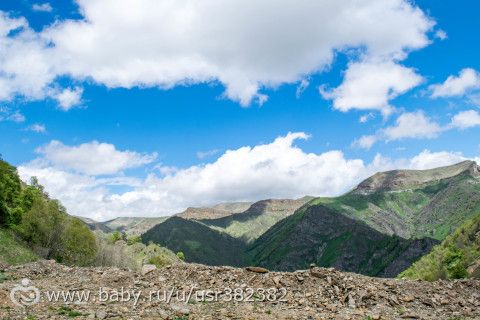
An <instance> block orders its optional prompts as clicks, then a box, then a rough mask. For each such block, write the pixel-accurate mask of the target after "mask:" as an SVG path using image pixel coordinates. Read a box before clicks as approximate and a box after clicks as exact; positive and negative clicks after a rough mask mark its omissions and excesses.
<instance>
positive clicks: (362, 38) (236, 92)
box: [0, 0, 434, 108]
mask: <svg viewBox="0 0 480 320" xmlns="http://www.w3.org/2000/svg"><path fill="white" fill-rule="evenodd" d="M77 4H78V6H79V12H80V13H81V14H82V16H83V19H81V20H62V21H57V22H56V23H54V24H53V25H51V26H50V27H48V28H45V29H44V30H43V31H42V32H40V33H36V32H34V31H33V30H32V29H30V28H29V27H28V24H27V22H26V20H25V19H23V18H20V19H9V18H8V17H7V16H6V15H5V14H4V13H2V14H1V15H0V25H1V26H2V27H0V28H3V31H4V32H1V33H0V37H1V38H0V41H1V42H2V43H5V45H2V47H1V49H0V74H2V77H0V99H2V100H5V99H7V100H8V99H12V98H13V97H15V96H17V95H20V96H24V97H27V98H29V99H42V98H44V97H45V96H46V89H47V88H48V87H52V86H53V84H54V82H55V78H56V77H57V76H63V75H67V76H69V77H72V78H74V79H75V80H77V81H82V80H87V79H92V80H93V81H95V82H96V83H99V84H103V85H105V86H107V87H109V88H117V87H122V88H131V87H160V88H164V89H168V88H171V87H174V86H177V85H190V84H196V83H204V82H212V81H218V82H220V83H222V84H223V85H224V86H225V96H226V97H228V98H230V99H233V100H236V101H239V102H240V103H241V104H242V105H248V104H250V103H252V101H257V102H259V103H262V102H264V101H265V100H266V99H267V97H266V95H265V94H264V93H261V90H262V89H263V88H276V87H278V86H279V85H282V84H285V83H290V84H293V83H297V82H298V81H300V80H301V79H305V78H306V77H307V76H308V75H310V74H314V73H317V72H321V71H322V70H324V69H325V68H326V67H328V66H329V65H330V64H331V63H332V60H333V58H334V53H335V52H338V51H344V50H349V49H352V48H360V49H362V50H363V52H364V56H365V57H366V58H367V57H368V58H372V59H373V58H379V59H386V60H391V59H396V60H398V59H403V58H405V57H406V55H407V53H408V52H409V51H411V50H415V49H420V48H422V47H425V46H426V45H428V43H429V40H428V38H427V33H428V32H429V31H430V30H431V28H432V26H433V24H434V23H433V21H432V20H431V19H430V18H428V17H427V16H426V15H425V14H424V13H423V12H422V11H421V10H420V9H419V8H418V7H415V6H414V5H413V4H412V3H411V2H410V1H407V0H366V1H356V0H339V1H310V0H296V1H293V0H277V1H272V0H262V1H241V0H232V1H228V2H224V1H223V2H222V1H218V0H205V1H194V0H180V1H176V0H161V1H158V0H103V1H96V0H77ZM18 25H21V27H22V29H21V31H20V32H17V33H16V34H15V35H13V36H9V35H8V34H9V31H10V30H13V29H14V28H18ZM3 75H5V76H3ZM391 86H392V91H394V92H401V91H403V90H402V88H398V87H397V86H396V85H391ZM384 87H385V86H382V88H384ZM374 94H377V92H374ZM395 94H396V93H394V95H395ZM376 99H377V100H378V99H381V98H378V97H377V98H376ZM344 108H345V107H344Z"/></svg>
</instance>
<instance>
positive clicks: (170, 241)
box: [142, 216, 246, 266]
mask: <svg viewBox="0 0 480 320" xmlns="http://www.w3.org/2000/svg"><path fill="white" fill-rule="evenodd" d="M142 241H143V243H149V242H150V241H152V242H154V243H157V244H159V245H161V246H164V247H167V248H168V249H170V250H172V251H174V252H178V251H181V252H183V253H184V254H185V257H186V261H188V262H197V263H203V264H207V265H232V266H243V265H245V264H246V260H245V256H244V254H243V252H244V251H245V247H246V245H245V243H243V242H242V241H241V240H238V239H235V238H233V237H231V236H229V235H228V234H225V233H222V232H219V231H216V230H213V229H211V228H209V227H207V226H206V225H204V224H202V223H201V222H198V221H195V220H188V219H183V218H180V217H176V216H174V217H171V218H169V219H167V220H166V221H165V222H163V223H161V224H158V225H156V226H155V227H153V228H152V229H150V230H148V231H147V232H146V233H145V234H143V235H142Z"/></svg>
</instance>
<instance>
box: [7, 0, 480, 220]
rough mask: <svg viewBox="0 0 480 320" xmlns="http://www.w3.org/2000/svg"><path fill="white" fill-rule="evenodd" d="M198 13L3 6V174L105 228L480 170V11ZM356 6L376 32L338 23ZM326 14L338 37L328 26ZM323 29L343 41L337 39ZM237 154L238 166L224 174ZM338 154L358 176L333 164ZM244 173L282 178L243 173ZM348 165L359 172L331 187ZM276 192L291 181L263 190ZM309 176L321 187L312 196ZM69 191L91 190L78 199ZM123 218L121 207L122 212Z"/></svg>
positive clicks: (287, 6) (298, 7) (428, 2)
mask: <svg viewBox="0 0 480 320" xmlns="http://www.w3.org/2000/svg"><path fill="white" fill-rule="evenodd" d="M98 3H101V4H100V5H99V4H98ZM159 3H161V4H159ZM178 3H180V4H178ZM192 3H194V2H192V1H180V2H177V4H175V3H174V2H171V1H160V2H157V4H158V5H156V4H155V3H154V2H152V1H151V0H142V1H139V2H138V3H137V4H134V3H133V2H131V1H129V0H122V1H120V2H117V4H118V5H114V4H113V2H112V1H111V0H105V1H97V4H95V1H93V0H82V1H78V3H76V2H74V1H49V2H38V3H32V2H31V1H18V0H4V1H2V3H1V4H0V10H1V11H2V12H3V14H2V15H1V16H0V21H1V22H2V23H0V31H1V32H2V33H3V34H2V35H1V37H0V41H1V42H0V69H1V70H0V107H1V109H0V137H1V138H0V153H1V154H2V155H3V158H4V159H6V160H7V161H9V162H11V163H13V164H14V165H17V166H19V171H20V173H21V174H22V177H24V178H25V179H27V178H28V177H29V176H31V175H36V176H38V177H39V178H40V181H41V182H42V183H44V184H45V185H46V186H47V190H48V191H50V193H51V194H52V195H53V196H56V197H58V198H60V200H62V202H64V203H65V204H66V206H67V208H68V209H69V210H70V211H72V212H73V213H75V214H79V215H84V216H90V217H94V218H97V219H106V218H111V217H113V216H116V215H139V216H144V215H164V214H171V213H174V212H175V211H177V210H181V209H182V208H184V207H186V206H188V205H208V204H211V203H214V202H218V201H231V200H256V199H262V198H267V197H294V196H301V195H302V194H307V193H308V194H314V195H335V194H339V193H341V192H343V191H345V190H348V188H349V187H351V186H352V185H354V184H355V183H357V182H358V181H359V180H360V179H362V178H364V177H365V176H367V175H368V174H371V173H372V172H374V171H376V170H383V169H391V168H397V167H409V168H428V167H432V166H436V165H442V164H449V163H452V162H456V161H459V160H463V159H466V158H469V159H475V158H477V157H478V155H479V154H480V142H479V140H478V137H479V134H480V114H479V111H480V110H479V108H478V106H480V90H479V89H480V75H479V73H478V71H480V65H479V60H478V56H479V55H480V44H479V43H478V41H476V37H477V35H476V33H477V31H478V30H480V21H479V20H478V17H477V16H476V13H478V9H479V6H480V5H478V4H476V3H474V2H472V1H455V2H451V1H434V0H425V1H415V2H414V4H413V5H412V4H409V3H408V2H405V1H401V0H391V1H390V0H389V1H383V2H382V1H375V0H372V1H365V7H364V8H356V6H357V7H358V5H354V4H353V3H354V2H353V1H348V0H345V1H341V2H331V4H330V5H329V6H327V5H326V4H325V5H324V7H322V5H318V6H317V5H315V6H314V7H312V8H308V6H309V4H308V1H300V2H292V1H281V2H280V3H278V5H277V6H275V7H276V8H274V9H273V8H272V10H271V11H269V10H270V9H271V8H270V7H271V6H273V5H272V4H271V3H270V1H265V2H256V3H255V2H252V3H249V2H247V3H243V4H242V3H241V2H238V3H236V4H233V5H232V6H233V7H235V6H238V8H240V11H239V14H238V16H239V17H238V18H235V19H232V20H231V21H229V20H228V19H227V18H226V19H225V21H224V20H223V19H221V18H218V20H219V21H216V20H215V19H217V18H216V17H217V16H218V15H216V16H215V18H212V19H209V17H208V14H207V13H202V12H204V10H206V9H210V10H211V9H212V8H213V10H218V12H219V13H221V14H220V16H221V15H222V14H224V15H225V16H226V17H228V14H229V11H228V10H229V9H228V6H225V5H221V4H219V3H221V2H218V1H213V0H212V1H206V2H205V3H208V4H205V5H198V4H192ZM325 3H328V2H325ZM109 6H110V7H109ZM122 6H124V8H122ZM132 6H133V7H132ZM135 6H138V7H135ZM204 6H205V7H206V8H204ZM209 6H211V7H209ZM335 6H340V7H339V8H335ZM349 6H351V7H352V8H353V11H352V10H350V12H354V11H355V10H356V9H358V10H360V9H362V10H363V11H362V12H363V13H364V14H365V16H366V18H365V19H366V20H365V21H363V20H361V19H360V20H359V21H356V20H355V19H353V20H351V19H350V18H351V17H348V15H347V16H345V15H341V14H339V15H338V17H337V16H335V14H329V10H333V11H332V12H338V11H342V10H339V9H348V8H349ZM330 7H332V8H330ZM128 8H130V9H132V10H131V12H129V10H128ZM107 9H111V10H114V11H115V13H116V14H110V15H108V14H104V13H105V12H108V10H107ZM122 9H125V10H124V11H122ZM315 10H318V12H315ZM152 11H153V12H152ZM347 11H348V10H345V12H347ZM378 12H381V13H384V15H385V18H384V20H382V16H383V14H380V15H379V14H378ZM242 13H245V17H243V18H242ZM252 13H255V14H253V15H252ZM257 13H258V16H259V17H256V15H257ZM310 14H312V16H311V17H310V16H309V15H310ZM322 14H325V15H326V16H327V18H326V19H325V20H327V21H326V22H318V20H322V19H318V18H316V16H318V15H322ZM116 15H118V17H116ZM142 15H144V16H142ZM205 15H207V16H205ZM109 16H110V17H109ZM111 16H113V18H112V17H111ZM197 16H198V17H200V18H202V19H198V20H199V21H200V20H201V21H203V22H201V23H202V24H201V25H197V24H198V23H199V22H198V21H197V20H196V18H197ZM162 17H163V18H164V19H162ZM171 17H174V18H172V19H170V18H171ZM175 17H179V18H178V19H179V20H176V19H175ZM138 18H140V19H138ZM276 19H280V21H283V20H282V19H285V23H284V24H287V26H285V27H278V26H276V25H275V21H277V20H276ZM328 19H331V21H328ZM170 20H171V21H170ZM156 21H162V22H159V23H158V24H159V25H158V26H157V25H156ZM183 21H189V22H190V23H191V24H192V25H194V26H195V27H196V29H200V31H195V30H196V29H195V30H194V31H189V30H190V29H189V28H190V27H191V26H190V25H189V23H187V22H183ZM265 21H267V22H265ZM269 21H270V22H269ZM347 21H348V22H347ZM367 22H368V23H367ZM265 23H267V24H268V23H270V24H268V25H265ZM290 23H291V27H290V28H288V24H290ZM322 23H329V24H332V25H334V26H335V27H333V29H332V31H330V32H329V31H328V30H329V29H328V26H324V25H322ZM355 23H357V24H358V25H355ZM348 24H351V26H348ZM369 24H371V26H370V28H371V30H369V29H368V28H369V26H368V25H369ZM72 25H73V26H72ZM399 26H402V28H399ZM403 26H405V27H404V28H403ZM123 28H125V29H124V30H123ZM156 28H158V29H156ZM297 28H298V30H297ZM224 29H225V30H226V31H225V32H223V33H222V30H224ZM337 29H338V30H339V31H338V34H333V33H335V32H337ZM379 29H382V30H381V31H379ZM402 29H404V30H402ZM5 30H6V31H5ZM185 30H186V31H185ZM245 30H246V31H245ZM357 30H360V31H358V32H357ZM227 31H228V33H227ZM257 32H258V37H257ZM362 32H363V33H362ZM237 33H238V34H237ZM250 35H251V38H252V39H250V38H249V36H250ZM102 37H103V38H102ZM342 37H343V38H342ZM339 38H340V40H339ZM212 39H213V40H212ZM136 41H138V43H137V42H136ZM104 44H105V45H104ZM26 54H27V55H26ZM30 54H31V55H32V57H30V56H29V55H30ZM23 56H26V58H25V62H21V60H22V59H20V60H19V59H18V57H23ZM15 57H16V58H15ZM19 61H20V62H19ZM105 66H107V67H105ZM104 67H105V68H104ZM462 72H463V73H462ZM449 77H451V78H450V80H451V81H447V78H449ZM307 83H308V85H307ZM302 84H303V87H302ZM378 88H379V89H378ZM2 90H3V92H2ZM322 92H323V94H322ZM361 119H362V121H361ZM289 132H291V133H305V134H306V135H309V138H308V139H303V138H304V137H303V136H301V135H300V136H298V137H297V136H294V137H293V138H292V137H291V136H290V138H289V136H288V133H289ZM279 137H280V138H279ZM282 137H283V138H282ZM362 137H364V138H363V140H362ZM277 138H279V139H285V140H287V141H288V142H287V143H286V145H284V146H282V148H284V149H282V150H283V151H282V152H283V153H282V152H279V151H278V150H276V151H275V150H270V149H268V148H275V143H274V141H275V139H277ZM102 144H104V145H103V147H104V148H103V149H102ZM81 146H83V147H81ZM245 146H250V147H251V149H250V153H249V155H242V150H243V149H242V147H245ZM255 146H257V147H261V146H264V147H265V148H266V151H265V153H266V155H260V154H262V152H263V151H261V150H256V149H255ZM102 150H103V151H102ZM227 150H231V151H232V152H231V154H230V155H231V156H232V158H233V157H234V156H235V155H237V156H238V158H235V159H227V160H225V159H224V158H228V155H226V154H225V152H226V151H227ZM257 151H258V154H257ZM333 151H335V152H340V153H341V155H342V156H341V158H336V157H332V158H328V157H327V158H328V159H323V158H322V156H324V155H331V152H333ZM278 152H279V153H278ZM299 152H300V154H298V155H297V156H298V158H296V156H295V154H296V153H299ZM419 155H423V158H422V157H420V158H419ZM243 156H245V157H247V158H243ZM264 156H266V157H267V158H269V160H268V161H267V162H265V159H264V158H262V157H264ZM82 157H85V158H87V159H84V158H82ZM284 157H285V158H284ZM312 157H313V158H314V162H313V163H310V162H309V161H310V160H309V159H311V158H312ZM270 158H271V159H270ZM222 159H223V160H222ZM239 159H243V163H249V161H251V165H252V168H259V165H263V164H264V163H267V166H268V167H269V168H270V169H269V170H270V171H266V172H263V171H260V172H256V171H255V170H256V169H255V170H252V169H251V168H250V167H248V166H247V167H246V168H244V170H245V171H241V170H240V169H238V167H241V164H239V163H237V161H240V160H239ZM259 159H260V160H259ZM262 159H263V160H262ZM340 160H341V161H345V163H344V167H342V164H339V165H338V166H337V167H338V168H336V169H335V170H337V171H335V170H333V171H332V170H330V169H329V168H330V167H332V166H333V167H335V165H336V164H338V162H337V161H340ZM82 161H83V162H82ZM328 161H333V162H332V163H328ZM341 161H340V162H341ZM103 162H106V164H105V163H103ZM113 162H117V164H118V165H117V166H115V165H113V169H111V170H108V169H102V168H108V167H109V165H110V164H111V163H113ZM290 162H296V164H293V165H290V164H288V163H290ZM359 162H361V165H359ZM285 163H287V164H285ZM298 163H302V165H299V164H298ZM97 164H98V166H99V169H98V170H91V169H89V168H90V167H89V166H95V165H97ZM313 165H316V166H318V167H319V169H318V170H317V169H312V166H313ZM260 167H261V166H260ZM305 168H309V170H310V171H305V170H306V169H305ZM315 168H316V167H315ZM351 168H355V169H351ZM210 169H211V170H212V172H209V171H208V170H210ZM350 170H352V171H350ZM327 171H328V172H329V174H335V175H336V176H335V177H337V176H338V179H339V181H334V182H331V181H332V177H331V176H330V175H329V174H327V173H326V172H327ZM192 172H194V173H193V174H192ZM249 175H252V177H249ZM263 175H265V177H271V176H275V179H273V178H272V180H271V181H268V183H265V184H261V183H260V184H259V183H258V180H257V179H262V178H261V177H262V176H263ZM291 175H292V176H293V178H292V179H291V180H289V177H290V176H291ZM221 176H231V177H232V178H231V179H226V180H222V179H223V178H219V177H221ZM305 176H310V177H311V178H312V181H308V182H307V183H304V184H305V186H303V187H300V186H301V185H303V184H302V183H301V181H302V179H304V178H305ZM234 177H236V178H237V179H243V178H245V179H244V180H245V182H244V183H242V184H239V183H237V182H236V180H235V179H234ZM119 179H123V180H122V182H118V181H119ZM217 180H218V181H217ZM264 180H265V179H264ZM264 180H262V181H264ZM267 180H268V179H267ZM334 180H335V179H334ZM66 181H68V185H69V186H70V185H73V186H74V187H70V188H69V189H68V190H66V189H65V188H66V187H65V183H66ZM79 181H82V183H80V184H75V183H79ZM112 181H114V182H112ZM152 181H153V182H152ZM232 181H233V182H232ZM316 181H317V182H316ZM329 183H332V185H329ZM205 184H212V185H213V186H214V187H210V186H209V187H208V188H204V187H202V186H203V185H205ZM318 184H321V185H322V187H320V186H318ZM187 185H188V186H190V187H186V186H187ZM259 185H260V186H259ZM226 189H228V192H227V191H225V190H226ZM79 190H80V191H79ZM152 190H153V191H152ZM156 193H158V194H163V195H165V196H158V194H156ZM98 199H100V200H98ZM146 199H147V200H146ZM179 199H180V200H179ZM79 201H84V202H91V203H96V204H95V205H92V206H90V207H89V206H88V205H86V204H79V203H78V202H79ZM96 201H97V202H98V203H97V202H96ZM112 202H120V203H121V205H118V207H116V208H115V209H106V208H107V206H108V205H109V204H111V203H112ZM144 202H148V206H143V205H141V203H144ZM159 207H162V209H159Z"/></svg>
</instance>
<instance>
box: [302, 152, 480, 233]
mask: <svg viewBox="0 0 480 320" xmlns="http://www.w3.org/2000/svg"><path fill="white" fill-rule="evenodd" d="M311 204H312V205H315V204H323V205H325V206H328V207H330V208H332V209H335V210H337V211H339V212H342V213H344V214H345V215H348V216H351V217H354V218H356V219H358V220H361V221H364V222H366V223H367V224H368V225H369V226H371V227H372V228H374V229H376V230H377V231H379V232H382V233H385V234H396V235H398V236H401V237H403V238H423V237H432V238H435V239H437V240H443V239H444V238H445V237H446V236H447V235H449V234H450V233H452V232H453V231H454V230H455V229H456V228H457V227H459V226H460V225H461V224H462V223H463V222H464V221H465V220H466V219H468V218H470V217H472V216H473V215H474V214H475V212H477V211H478V210H480V170H479V167H478V166H477V164H476V163H475V162H473V161H464V162H461V163H459V164H456V165H453V166H448V167H442V168H436V169H431V170H395V171H388V172H382V173H377V174H375V175H373V176H372V177H370V178H368V179H366V180H365V181H363V182H362V183H360V184H359V185H358V187H357V188H355V189H354V190H353V191H351V192H349V193H347V194H345V195H343V196H340V197H336V198H318V199H316V200H314V201H313V202H312V203H311Z"/></svg>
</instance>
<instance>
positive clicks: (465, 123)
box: [451, 110, 480, 129]
mask: <svg viewBox="0 0 480 320" xmlns="http://www.w3.org/2000/svg"><path fill="white" fill-rule="evenodd" d="M451 125H452V126H453V127H455V128H459V129H467V128H472V127H476V126H480V113H479V112H478V111H476V110H467V111H462V112H459V113H457V114H456V115H455V116H454V117H453V118H452V123H451Z"/></svg>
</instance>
